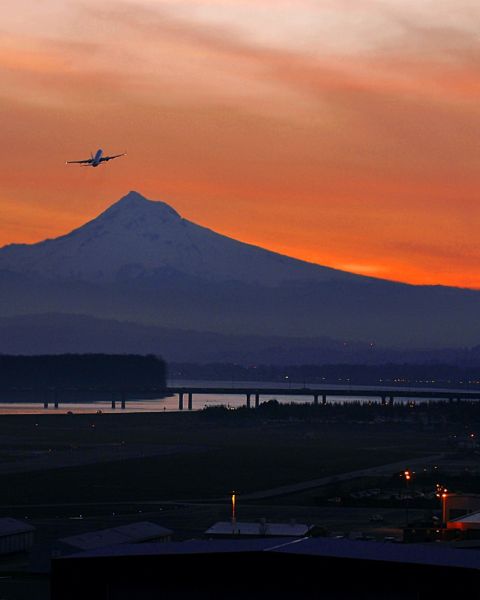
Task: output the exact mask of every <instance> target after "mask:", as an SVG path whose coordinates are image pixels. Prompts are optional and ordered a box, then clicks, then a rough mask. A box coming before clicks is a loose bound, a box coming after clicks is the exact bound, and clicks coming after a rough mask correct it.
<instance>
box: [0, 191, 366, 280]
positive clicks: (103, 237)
mask: <svg viewBox="0 0 480 600" xmlns="http://www.w3.org/2000/svg"><path fill="white" fill-rule="evenodd" d="M2 269H3V270H12V271H15V272H17V273H24V274H29V275H33V274H36V275H41V276H42V277H46V278H50V279H54V280H60V279H70V280H82V281H91V282H106V281H116V280H119V279H120V280H121V279H125V278H132V277H136V278H138V277H149V276H152V275H155V273H160V274H162V273H168V272H178V273H183V274H186V275H189V276H194V277H197V278H201V279H205V280H207V281H232V280H233V281H240V282H242V283H258V284H261V285H276V284H278V283H280V282H282V281H289V280H302V279H305V280H307V279H308V280H315V281H324V280H333V279H350V278H357V276H355V275H353V274H350V273H346V272H342V271H336V270H335V269H330V268H327V267H321V266H319V265H314V264H310V263H305V262H302V261H300V260H296V259H293V258H289V257H287V256H282V255H281V254H276V253H274V252H270V251H268V250H264V249H262V248H258V247H256V246H252V245H249V244H244V243H242V242H238V241H236V240H233V239H231V238H228V237H226V236H223V235H220V234H218V233H215V232H214V231H212V230H210V229H207V228H205V227H201V226H199V225H196V224H195V223H192V222H190V221H187V220H186V219H182V217H180V215H179V214H178V213H177V212H176V211H175V210H174V209H173V208H171V207H170V206H168V204H165V203H164V202H154V201H151V200H147V199H146V198H144V197H143V196H141V195H140V194H138V193H137V192H133V191H132V192H130V193H129V194H127V195H126V196H124V197H123V198H121V199H120V200H119V201H118V202H117V203H115V204H114V205H113V206H111V207H110V208H108V209H107V210H106V211H105V212H104V213H102V214H101V215H99V216H98V217H97V218H96V219H94V220H93V221H90V222H89V223H86V224H85V225H83V226H82V227H79V228H78V229H75V230H74V231H72V232H71V233H69V234H68V235H65V236H62V237H59V238H56V239H52V240H46V241H44V242H40V243H37V244H30V245H27V244H12V245H10V246H6V247H5V248H3V249H0V270H2Z"/></svg>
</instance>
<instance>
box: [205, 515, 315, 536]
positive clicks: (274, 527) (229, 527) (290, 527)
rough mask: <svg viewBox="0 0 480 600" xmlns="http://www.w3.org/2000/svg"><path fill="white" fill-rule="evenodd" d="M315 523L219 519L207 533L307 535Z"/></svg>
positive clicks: (209, 534)
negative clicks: (252, 521) (251, 521)
mask: <svg viewBox="0 0 480 600" xmlns="http://www.w3.org/2000/svg"><path fill="white" fill-rule="evenodd" d="M312 529H313V525H305V524H304V523H296V522H295V521H292V522H290V523H268V522H267V521H266V520H265V519H262V520H261V521H259V522H258V523H255V522H254V523H249V522H245V521H243V522H239V521H236V522H234V523H232V522H231V521H219V522H218V523H215V524H214V525H212V526H211V527H210V528H209V529H207V531H206V532H205V535H206V536H207V537H210V538H265V537H285V538H287V537H295V538H300V537H305V536H307V535H308V534H309V533H310V532H311V530H312Z"/></svg>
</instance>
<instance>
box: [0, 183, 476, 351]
mask: <svg viewBox="0 0 480 600" xmlns="http://www.w3.org/2000/svg"><path fill="white" fill-rule="evenodd" d="M46 313H49V314H63V315H65V314H76V315H85V316H89V317H95V318H97V319H109V320H118V321H124V322H127V321H128V322H129V323H133V324H137V325H142V326H147V328H148V327H156V328H157V329H156V331H160V330H161V328H171V329H175V330H182V331H185V330H189V331H196V332H211V333H216V334H221V335H223V336H225V335H226V336H239V335H240V334H241V335H243V336H266V337H268V338H269V339H275V340H277V341H278V340H279V339H280V338H283V339H285V340H286V342H285V344H286V345H288V344H289V342H288V339H289V338H292V337H295V338H310V339H313V338H317V339H325V338H329V339H331V340H344V341H345V343H349V342H361V343H365V344H366V345H367V346H368V347H374V346H380V345H381V346H384V347H388V348H395V347H397V348H400V347H403V348H410V349H411V348H417V349H420V348H433V347H436V348H441V347H445V348H455V347H456V348H460V347H463V346H474V345H477V344H478V343H479V342H480V292H478V291H474V290H464V289H458V288H448V287H443V286H413V285H407V284H401V283H395V282H391V281H384V280H381V279H374V278H369V277H362V276H359V275H354V274H351V273H346V272H343V271H337V270H335V269H330V268H327V267H322V266H319V265H314V264H311V263H306V262H303V261H300V260H296V259H293V258H289V257H286V256H282V255H280V254H276V253H274V252H269V251H267V250H264V249H262V248H258V247H256V246H251V245H248V244H244V243H242V242H239V241H236V240H233V239H231V238H228V237H225V236H223V235H220V234H218V233H215V232H214V231H211V230H210V229H207V228H205V227H200V226H199V225H196V224H194V223H192V222H190V221H187V220H185V219H183V218H182V217H181V216H180V215H179V214H178V213H177V212H176V211H175V210H174V209H173V208H171V207H170V206H168V205H167V204H165V203H163V202H153V201H150V200H147V199H146V198H144V197H143V196H141V195H140V194H138V193H136V192H130V193H129V194H127V195H126V196H125V197H123V198H122V199H121V200H120V201H118V202H117V203H115V204H113V205H112V206H111V207H110V208H109V209H108V210H106V211H105V212H104V213H102V214H101V215H99V216H98V217H97V218H96V219H94V220H92V221H90V222H89V223H86V224H85V225H83V226H82V227H79V228H78V229H75V230H74V231H72V232H71V233H69V234H67V235H64V236H62V237H59V238H56V239H52V240H46V241H44V242H40V243H37V244H31V245H26V244H13V245H10V246H6V247H4V248H2V249H0V318H1V317H5V318H13V317H17V316H19V315H40V314H46ZM67 322H68V319H66V320H61V323H62V326H64V327H67V325H66V323H67ZM158 328H160V329H158ZM9 331H10V329H9ZM52 331H53V330H52ZM55 331H56V332H57V334H58V335H60V333H58V332H59V328H58V327H57V328H56V329H55ZM111 331H112V329H111V328H110V329H109V332H110V333H108V334H106V335H109V336H111V335H113V334H112V333H111ZM138 331H139V332H141V331H145V330H144V329H141V328H139V329H138ZM66 332H67V335H68V327H67V329H66ZM52 335H55V334H54V333H52ZM72 335H73V329H72ZM139 335H140V333H139ZM141 335H142V336H143V335H144V333H142V334H141ZM159 335H160V334H159ZM112 339H113V338H112ZM123 339H125V338H123ZM192 339H196V340H197V342H198V340H199V339H201V336H199V337H195V338H192ZM205 339H206V338H205ZM209 339H211V338H209ZM222 339H225V338H222ZM244 339H246V338H244ZM252 339H253V338H252ZM218 343H219V344H222V343H224V342H222V341H221V338H220V337H219V338H218ZM276 343H277V342H276ZM55 347H56V348H58V344H57V346H55ZM128 350H129V348H128V347H125V348H124V347H122V346H121V345H120V346H119V351H128ZM189 350H190V351H191V348H190V349H189ZM220 350H221V348H220V349H219V356H220V355H221V351H220ZM0 351H1V347H0ZM92 351H95V343H94V341H93V338H92ZM197 352H198V356H199V359H200V358H201V356H202V347H201V344H199V347H198V349H197ZM273 354H274V353H272V355H273Z"/></svg>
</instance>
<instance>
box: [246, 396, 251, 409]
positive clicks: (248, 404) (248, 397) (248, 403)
mask: <svg viewBox="0 0 480 600" xmlns="http://www.w3.org/2000/svg"><path fill="white" fill-rule="evenodd" d="M251 406H252V403H251V400H250V394H247V408H251Z"/></svg>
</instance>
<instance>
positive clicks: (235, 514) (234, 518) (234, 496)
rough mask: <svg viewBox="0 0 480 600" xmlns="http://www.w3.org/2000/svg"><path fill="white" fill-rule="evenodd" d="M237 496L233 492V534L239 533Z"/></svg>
mask: <svg viewBox="0 0 480 600" xmlns="http://www.w3.org/2000/svg"><path fill="white" fill-rule="evenodd" d="M236 508H237V495H236V493H235V492H232V533H233V534H235V533H237V512H236Z"/></svg>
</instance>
